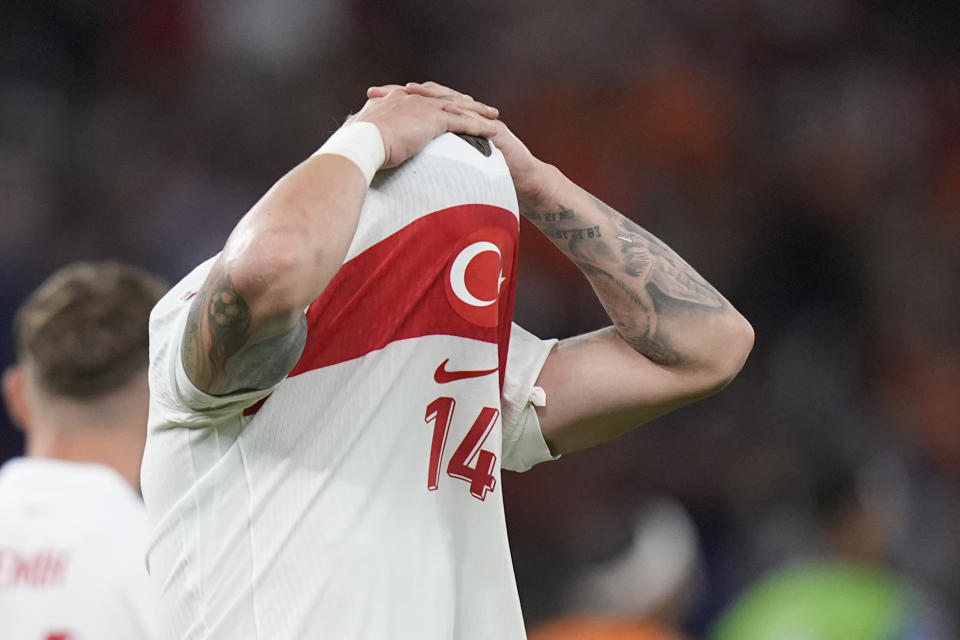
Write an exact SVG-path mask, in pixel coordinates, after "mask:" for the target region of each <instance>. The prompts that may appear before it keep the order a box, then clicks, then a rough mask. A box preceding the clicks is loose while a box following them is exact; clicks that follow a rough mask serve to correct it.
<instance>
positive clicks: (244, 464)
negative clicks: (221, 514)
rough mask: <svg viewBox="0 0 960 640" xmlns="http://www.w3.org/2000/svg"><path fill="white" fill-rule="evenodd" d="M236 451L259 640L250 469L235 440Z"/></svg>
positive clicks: (251, 603) (253, 610) (239, 444)
mask: <svg viewBox="0 0 960 640" xmlns="http://www.w3.org/2000/svg"><path fill="white" fill-rule="evenodd" d="M237 451H238V452H239V454H240V468H241V469H242V470H243V481H244V484H245V485H246V487H247V542H248V545H247V546H248V547H249V551H250V608H251V610H252V612H253V633H254V637H255V638H260V615H259V613H258V612H257V587H256V573H257V571H256V564H255V563H256V558H257V556H256V554H255V553H254V549H253V547H254V544H253V516H252V514H251V510H252V508H253V504H252V495H253V491H252V490H251V484H250V469H249V467H248V466H247V458H246V456H245V455H244V452H243V443H242V442H241V441H240V439H239V438H237Z"/></svg>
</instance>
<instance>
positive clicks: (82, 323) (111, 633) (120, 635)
mask: <svg viewBox="0 0 960 640" xmlns="http://www.w3.org/2000/svg"><path fill="white" fill-rule="evenodd" d="M166 289H167V288H166V285H165V284H163V283H162V282H161V281H159V280H158V279H157V278H154V277H153V276H151V275H149V274H147V273H145V272H143V271H141V270H139V269H136V268H134V267H130V266H125V265H120V264H116V263H78V264H74V265H71V266H68V267H65V268H63V269H61V270H60V271H58V272H57V273H55V274H53V275H52V276H51V277H50V278H49V279H48V280H47V281H46V282H44V283H43V285H42V286H41V287H40V288H39V289H37V290H36V291H35V292H34V293H33V294H32V295H31V296H30V297H29V298H28V299H27V301H26V302H25V303H24V304H23V306H22V307H21V308H20V309H19V311H18V312H17V315H16V318H15V321H14V322H15V324H14V334H15V344H16V350H17V363H16V364H15V365H13V366H11V367H10V368H8V369H7V370H6V371H5V372H4V375H3V395H4V400H5V402H6V406H7V409H8V410H9V412H10V415H11V417H12V418H13V421H14V422H15V423H16V424H17V425H18V426H19V427H21V428H22V429H23V431H24V433H25V434H26V445H27V447H26V448H27V451H26V453H27V455H26V457H23V458H15V459H13V460H11V461H9V462H7V463H6V464H5V465H4V466H3V467H2V468H0V637H3V638H23V639H29V640H81V639H83V638H103V639H116V640H121V639H122V640H136V639H140V638H153V637H154V633H153V631H154V626H155V624H154V612H155V607H156V598H155V590H154V589H153V587H152V586H151V584H150V580H149V576H148V575H147V571H146V567H145V566H144V556H145V551H146V541H147V521H146V514H145V512H144V508H143V501H142V499H141V498H140V495H139V488H140V459H141V457H142V455H143V446H144V440H145V438H146V432H147V406H148V391H147V320H148V318H149V314H150V310H151V308H153V306H154V305H155V304H156V302H157V301H158V300H159V299H160V297H161V296H162V295H163V294H164V293H165V292H166Z"/></svg>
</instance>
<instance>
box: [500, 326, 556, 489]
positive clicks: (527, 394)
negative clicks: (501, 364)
mask: <svg viewBox="0 0 960 640" xmlns="http://www.w3.org/2000/svg"><path fill="white" fill-rule="evenodd" d="M556 344H557V341H556V340H541V339H540V338H538V337H536V336H535V335H533V334H532V333H530V332H529V331H526V330H525V329H523V328H522V327H520V326H519V325H517V324H514V325H513V326H512V327H511V330H510V347H509V350H508V353H507V368H506V374H505V375H504V381H503V394H502V396H501V398H500V405H501V408H502V413H503V459H502V461H501V466H502V468H504V469H509V470H510V471H526V470H528V469H530V468H531V467H533V466H534V465H536V464H539V463H541V462H545V461H547V460H556V459H557V458H559V457H560V456H554V455H553V454H551V453H550V449H549V448H548V447H547V443H546V441H545V440H544V439H543V433H542V432H541V431H540V420H539V419H538V418H537V411H536V407H538V406H540V407H542V406H546V401H547V398H546V394H545V393H544V391H543V389H541V388H540V387H537V386H536V385H535V383H536V381H537V378H538V377H539V376H540V370H541V369H543V363H544V362H545V361H546V359H547V356H548V355H550V352H551V351H552V350H553V348H554V346H555V345H556Z"/></svg>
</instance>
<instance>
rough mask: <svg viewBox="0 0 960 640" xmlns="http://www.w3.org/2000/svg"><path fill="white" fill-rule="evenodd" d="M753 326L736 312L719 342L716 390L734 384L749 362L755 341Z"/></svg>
mask: <svg viewBox="0 0 960 640" xmlns="http://www.w3.org/2000/svg"><path fill="white" fill-rule="evenodd" d="M755 337H756V336H755V334H754V331H753V326H752V325H751V324H750V322H749V321H748V320H747V319H746V318H744V317H743V315H741V314H740V313H739V312H737V311H734V312H733V317H731V318H730V321H729V323H728V326H727V327H726V329H725V331H723V332H722V336H721V339H720V341H719V350H718V358H717V361H716V363H715V364H714V367H713V376H714V379H715V380H714V382H715V390H716V391H719V390H720V389H723V388H724V387H726V386H727V385H728V384H730V383H731V382H733V379H734V378H736V377H737V374H739V373H740V370H741V369H743V366H744V364H746V362H747V357H749V355H750V352H751V351H752V350H753V343H754V339H755Z"/></svg>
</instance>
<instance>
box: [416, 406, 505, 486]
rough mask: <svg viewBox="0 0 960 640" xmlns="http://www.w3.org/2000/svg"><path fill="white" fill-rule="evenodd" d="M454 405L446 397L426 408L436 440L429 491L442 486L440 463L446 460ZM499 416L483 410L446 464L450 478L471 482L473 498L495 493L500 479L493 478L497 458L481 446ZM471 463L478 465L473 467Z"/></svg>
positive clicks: (431, 455)
mask: <svg viewBox="0 0 960 640" xmlns="http://www.w3.org/2000/svg"><path fill="white" fill-rule="evenodd" d="M455 405H456V401H454V399H453V398H446V397H440V398H437V399H436V400H434V401H433V402H431V403H430V404H429V405H427V413H426V415H425V416H424V421H425V422H427V424H429V423H431V422H433V423H434V425H433V440H432V442H431V443H430V468H429V469H428V472H427V489H429V490H430V491H436V490H437V488H438V487H439V486H440V463H441V461H442V460H443V449H444V446H445V445H446V443H447V433H448V432H449V431H450V422H451V421H452V420H453V408H454V406H455ZM499 416H500V412H499V411H497V410H496V409H493V408H491V407H484V408H483V410H482V411H481V412H480V415H479V416H477V419H476V420H474V421H473V426H472V427H470V431H468V432H467V435H466V437H465V438H464V439H463V442H461V443H460V446H459V447H457V450H456V451H454V452H453V455H452V456H451V457H450V463H449V464H448V465H447V475H448V476H450V477H451V478H458V479H460V480H464V481H466V482H469V483H470V495H472V496H473V497H474V498H476V499H478V500H483V499H484V498H486V497H487V491H492V490H493V488H494V487H495V486H496V484H497V479H496V478H494V477H493V467H494V465H495V464H496V463H497V456H496V454H494V453H493V452H491V451H487V450H486V449H481V447H482V446H483V443H484V442H485V441H486V439H487V436H489V435H490V431H491V430H492V429H493V425H494V424H495V423H496V422H497V418H498V417H499ZM471 462H475V464H473V466H471V464H470V463H471Z"/></svg>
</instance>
